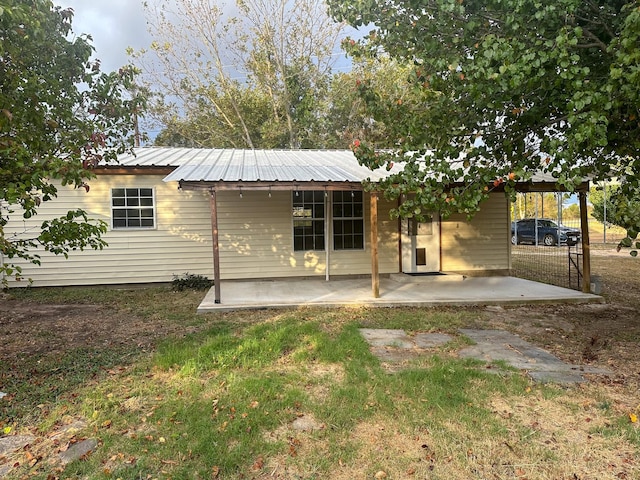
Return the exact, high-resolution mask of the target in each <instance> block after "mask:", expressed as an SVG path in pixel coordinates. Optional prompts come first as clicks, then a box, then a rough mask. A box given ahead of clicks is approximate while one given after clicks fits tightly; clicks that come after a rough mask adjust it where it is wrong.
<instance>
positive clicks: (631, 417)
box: [629, 413, 638, 423]
mask: <svg viewBox="0 0 640 480" xmlns="http://www.w3.org/2000/svg"><path fill="white" fill-rule="evenodd" d="M629 420H631V423H637V422H638V416H637V415H636V414H635V413H630V414H629Z"/></svg>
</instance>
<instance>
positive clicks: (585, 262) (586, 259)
mask: <svg viewBox="0 0 640 480" xmlns="http://www.w3.org/2000/svg"><path fill="white" fill-rule="evenodd" d="M578 198H579V200H580V230H581V237H582V291H583V292H584V293H591V253H590V247H589V219H588V218H587V192H579V193H578Z"/></svg>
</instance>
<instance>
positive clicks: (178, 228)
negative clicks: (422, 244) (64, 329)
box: [6, 175, 398, 286]
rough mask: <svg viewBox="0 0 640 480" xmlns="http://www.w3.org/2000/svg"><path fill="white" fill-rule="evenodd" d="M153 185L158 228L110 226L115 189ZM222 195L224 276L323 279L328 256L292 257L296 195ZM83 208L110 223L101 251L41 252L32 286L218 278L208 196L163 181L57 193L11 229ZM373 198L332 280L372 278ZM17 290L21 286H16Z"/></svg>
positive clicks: (336, 255) (391, 223)
mask: <svg viewBox="0 0 640 480" xmlns="http://www.w3.org/2000/svg"><path fill="white" fill-rule="evenodd" d="M117 187H138V188H140V187H153V188H154V191H155V199H156V220H157V221H156V228H154V229H115V230H114V229H111V209H110V205H111V196H110V189H111V188H117ZM217 198H218V229H219V236H220V267H221V277H222V278H223V279H246V278H273V277H288V276H313V275H318V276H324V275H325V271H326V269H325V268H326V256H325V252H294V250H293V238H292V237H293V218H292V197H291V192H276V191H274V192H273V193H272V196H271V197H269V196H268V193H267V192H264V191H262V192H256V191H253V192H252V191H243V195H242V198H241V197H240V195H239V192H235V191H234V192H230V191H222V192H220V193H219V194H218V195H217ZM75 208H83V209H84V210H86V211H87V212H88V214H89V217H90V218H94V219H101V220H104V221H105V222H107V223H108V224H109V231H108V232H107V234H106V235H104V239H105V240H106V241H107V242H108V244H109V246H108V247H107V248H105V249H104V250H101V251H94V250H86V251H83V252H80V251H76V252H72V253H71V254H70V255H69V258H68V259H66V260H65V258H64V257H63V256H55V255H50V254H48V253H47V252H40V253H41V255H42V266H41V267H37V266H34V265H31V264H28V263H22V264H21V265H22V266H23V269H24V276H25V277H27V278H32V279H33V281H34V285H35V286H60V285H92V284H120V283H147V282H168V281H171V280H172V278H173V275H174V274H175V275H177V274H182V273H185V272H189V273H194V274H202V275H206V276H208V277H209V278H213V267H212V265H213V258H212V257H213V253H212V252H213V248H212V243H211V214H210V204H209V197H208V195H207V194H206V193H201V192H191V191H179V190H178V189H177V185H176V184H175V183H168V184H165V183H163V182H162V176H133V175H121V176H118V175H113V176H99V177H98V178H96V179H94V180H93V181H91V190H90V192H89V193H86V192H85V191H84V189H80V190H74V189H71V188H64V187H62V188H60V190H59V196H58V198H57V199H56V200H54V201H51V202H46V203H45V204H43V206H42V208H41V209H40V213H39V215H37V217H36V218H33V219H30V220H28V221H23V220H22V218H21V217H19V216H14V218H13V219H12V222H11V223H10V224H9V228H8V229H7V230H6V231H7V232H9V231H10V230H13V231H15V232H23V231H25V229H27V230H28V229H31V231H37V229H38V226H39V225H40V224H41V223H42V221H43V220H46V219H51V218H55V217H57V216H61V215H64V214H65V213H66V212H67V211H68V210H70V209H75ZM390 208H391V204H389V203H388V202H385V201H384V200H381V201H380V202H379V205H378V215H379V227H378V228H379V257H380V260H379V262H380V263H379V265H380V266H379V268H380V272H381V273H394V272H398V232H397V230H398V228H397V224H398V222H397V221H396V220H391V219H390V218H389V210H390ZM369 234H370V223H369V197H368V195H365V238H366V247H365V249H364V250H356V251H354V250H349V251H331V252H330V262H331V265H330V273H331V275H352V274H369V273H370V272H371V257H370V237H369ZM12 285H16V284H15V283H12Z"/></svg>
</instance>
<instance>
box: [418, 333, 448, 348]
mask: <svg viewBox="0 0 640 480" xmlns="http://www.w3.org/2000/svg"><path fill="white" fill-rule="evenodd" d="M452 338H453V337H452V336H451V335H448V334H446V333H418V334H416V335H415V336H414V337H413V340H414V341H415V342H416V345H417V346H418V347H420V348H436V347H439V346H441V345H444V344H445V343H447V342H450V341H451V339H452Z"/></svg>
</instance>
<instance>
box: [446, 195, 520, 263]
mask: <svg viewBox="0 0 640 480" xmlns="http://www.w3.org/2000/svg"><path fill="white" fill-rule="evenodd" d="M508 207H509V205H508V201H507V199H506V197H505V195H504V194H502V193H495V194H491V196H490V198H489V199H488V200H487V201H485V202H484V203H483V204H482V205H481V208H480V211H479V212H478V213H476V215H475V216H474V217H473V219H472V220H471V222H469V221H468V220H467V217H466V215H452V216H451V217H449V218H448V219H446V220H443V221H442V225H441V233H442V240H441V242H442V243H441V252H442V264H441V268H442V271H444V272H470V273H473V272H485V273H490V272H491V271H494V272H500V273H505V272H508V270H509V267H510V255H509V242H510V238H509V237H510V232H509V208H508Z"/></svg>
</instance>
